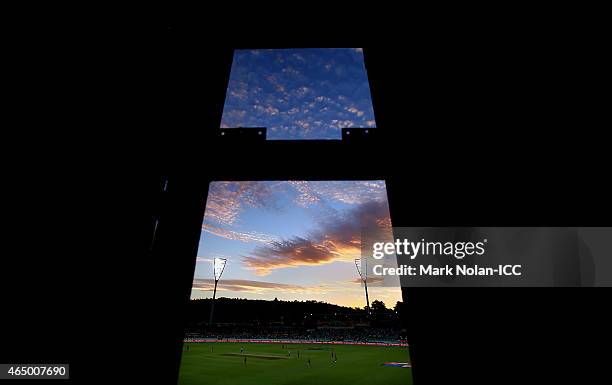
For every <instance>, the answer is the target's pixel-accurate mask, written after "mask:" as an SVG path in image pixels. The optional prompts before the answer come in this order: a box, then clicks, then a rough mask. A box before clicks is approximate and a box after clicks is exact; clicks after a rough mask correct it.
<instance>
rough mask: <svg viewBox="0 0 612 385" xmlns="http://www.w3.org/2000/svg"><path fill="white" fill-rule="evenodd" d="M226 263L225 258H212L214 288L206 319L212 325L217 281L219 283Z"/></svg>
mask: <svg viewBox="0 0 612 385" xmlns="http://www.w3.org/2000/svg"><path fill="white" fill-rule="evenodd" d="M226 263H227V259H226V258H215V259H213V272H214V274H215V288H214V290H213V297H212V304H211V305H210V320H209V321H208V324H209V325H212V322H213V313H214V311H215V296H216V295H217V283H219V279H221V274H223V270H224V269H225V264H226Z"/></svg>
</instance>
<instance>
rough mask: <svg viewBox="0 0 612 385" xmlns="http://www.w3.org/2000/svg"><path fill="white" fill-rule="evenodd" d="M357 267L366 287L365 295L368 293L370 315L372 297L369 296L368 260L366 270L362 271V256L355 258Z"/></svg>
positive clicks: (367, 306)
mask: <svg viewBox="0 0 612 385" xmlns="http://www.w3.org/2000/svg"><path fill="white" fill-rule="evenodd" d="M355 267H357V272H358V273H359V276H360V277H361V280H362V281H363V285H364V287H365V295H366V312H367V313H368V315H370V298H368V260H367V259H366V260H365V270H364V271H363V272H362V271H361V258H357V259H355Z"/></svg>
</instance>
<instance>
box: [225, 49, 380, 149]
mask: <svg viewBox="0 0 612 385" xmlns="http://www.w3.org/2000/svg"><path fill="white" fill-rule="evenodd" d="M221 127H222V128H235V127H267V128H268V132H267V138H268V139H341V137H342V128H345V127H348V128H351V127H367V128H371V127H376V122H375V119H374V111H373V108H372V99H371V94H370V87H369V84H368V77H367V74H366V68H365V64H364V60H363V50H362V49H361V48H302V49H258V50H236V51H235V52H234V60H233V63H232V69H231V73H230V80H229V85H228V89H227V94H226V98H225V105H224V108H223V116H222V119H221Z"/></svg>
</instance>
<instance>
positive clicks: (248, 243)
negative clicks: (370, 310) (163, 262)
mask: <svg viewBox="0 0 612 385" xmlns="http://www.w3.org/2000/svg"><path fill="white" fill-rule="evenodd" d="M365 226H375V227H377V228H381V229H390V227H391V218H390V215H389V205H388V202H387V192H386V187H385V183H384V181H258V182H212V183H211V185H210V187H209V193H208V199H207V202H206V210H205V214H204V220H203V223H202V233H201V237H200V243H199V247H198V253H197V260H196V269H195V275H194V282H193V287H192V292H191V298H192V299H196V298H211V297H212V289H213V285H214V278H213V266H212V260H213V259H214V258H227V264H226V267H225V270H224V272H223V276H222V278H221V280H220V281H219V284H218V287H217V298H219V297H229V298H248V299H267V300H273V299H274V298H278V299H279V300H317V301H325V302H328V303H332V304H337V305H342V306H350V307H361V308H363V307H364V306H365V294H364V289H363V287H362V285H361V282H360V280H359V275H358V273H357V270H356V267H355V262H354V260H355V258H359V257H360V254H361V251H360V234H361V231H362V228H363V227H365ZM368 289H369V290H368V291H369V297H370V301H374V300H382V301H383V302H385V304H386V305H387V307H391V308H392V307H393V306H395V303H396V302H397V301H401V290H400V288H399V287H376V286H371V285H368Z"/></svg>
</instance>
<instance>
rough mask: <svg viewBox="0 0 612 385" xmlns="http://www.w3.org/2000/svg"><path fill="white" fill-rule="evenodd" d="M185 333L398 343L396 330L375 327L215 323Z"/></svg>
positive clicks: (193, 334)
mask: <svg viewBox="0 0 612 385" xmlns="http://www.w3.org/2000/svg"><path fill="white" fill-rule="evenodd" d="M187 335H189V336H191V337H197V338H219V339H224V338H237V339H293V340H315V341H354V342H399V341H402V340H403V336H402V334H401V332H400V330H398V329H393V328H376V327H347V328H325V327H321V328H314V329H307V328H305V327H289V326H278V327H275V326H267V327H261V326H257V327H255V326H250V325H215V326H205V327H202V328H201V329H199V328H198V329H191V330H188V331H187Z"/></svg>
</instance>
